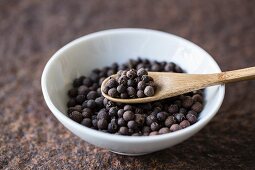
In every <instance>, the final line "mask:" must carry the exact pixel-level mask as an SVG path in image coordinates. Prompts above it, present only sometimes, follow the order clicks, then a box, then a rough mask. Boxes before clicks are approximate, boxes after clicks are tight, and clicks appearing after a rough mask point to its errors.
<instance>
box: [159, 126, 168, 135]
mask: <svg viewBox="0 0 255 170" xmlns="http://www.w3.org/2000/svg"><path fill="white" fill-rule="evenodd" d="M169 132H170V129H169V128H167V127H164V128H161V129H159V131H158V133H159V134H166V133H169Z"/></svg>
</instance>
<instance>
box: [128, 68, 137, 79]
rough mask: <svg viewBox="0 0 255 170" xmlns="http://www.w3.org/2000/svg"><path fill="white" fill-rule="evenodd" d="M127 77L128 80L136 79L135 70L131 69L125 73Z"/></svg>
mask: <svg viewBox="0 0 255 170" xmlns="http://www.w3.org/2000/svg"><path fill="white" fill-rule="evenodd" d="M127 77H128V78H130V79H134V78H135V77H136V70H134V69H131V70H129V71H128V72H127Z"/></svg>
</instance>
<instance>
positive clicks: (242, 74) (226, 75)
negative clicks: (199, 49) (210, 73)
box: [215, 67, 255, 83]
mask: <svg viewBox="0 0 255 170" xmlns="http://www.w3.org/2000/svg"><path fill="white" fill-rule="evenodd" d="M215 76H217V77H218V83H231V82H238V81H243V80H250V79H254V78H255V67H249V68H244V69H239V70H233V71H226V72H222V73H218V74H215Z"/></svg>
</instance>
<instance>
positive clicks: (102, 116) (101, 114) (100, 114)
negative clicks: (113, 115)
mask: <svg viewBox="0 0 255 170" xmlns="http://www.w3.org/2000/svg"><path fill="white" fill-rule="evenodd" d="M97 119H108V113H107V112H106V111H105V110H101V111H99V112H98V114H97Z"/></svg>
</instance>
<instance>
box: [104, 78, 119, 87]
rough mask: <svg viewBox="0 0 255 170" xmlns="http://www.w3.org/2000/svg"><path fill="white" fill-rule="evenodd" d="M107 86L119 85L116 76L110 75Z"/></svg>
mask: <svg viewBox="0 0 255 170" xmlns="http://www.w3.org/2000/svg"><path fill="white" fill-rule="evenodd" d="M106 86H108V87H109V88H113V87H117V86H118V82H117V81H116V80H115V79H114V78H112V77H110V79H109V80H108V81H107V83H106Z"/></svg>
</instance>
